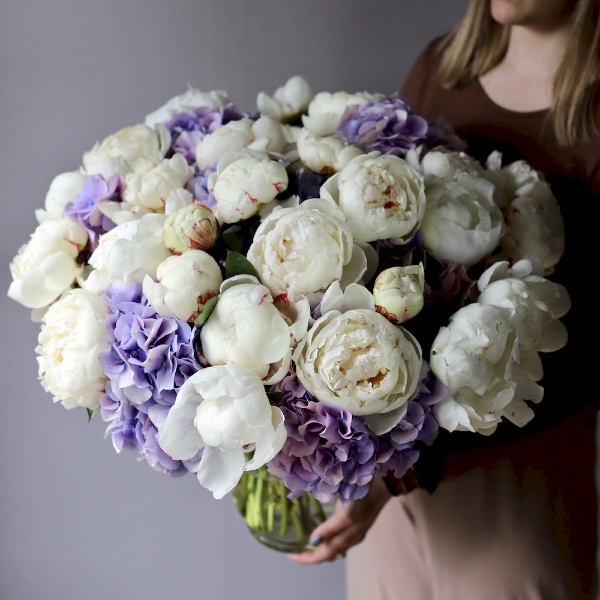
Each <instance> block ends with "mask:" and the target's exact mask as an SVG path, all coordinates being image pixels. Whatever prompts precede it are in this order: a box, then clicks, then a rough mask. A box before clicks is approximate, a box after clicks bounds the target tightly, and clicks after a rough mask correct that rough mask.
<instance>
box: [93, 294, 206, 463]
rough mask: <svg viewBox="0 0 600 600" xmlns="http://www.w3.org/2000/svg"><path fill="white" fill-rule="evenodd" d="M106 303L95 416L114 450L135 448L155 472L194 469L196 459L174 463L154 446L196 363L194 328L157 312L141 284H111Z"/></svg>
mask: <svg viewBox="0 0 600 600" xmlns="http://www.w3.org/2000/svg"><path fill="white" fill-rule="evenodd" d="M105 297H106V298H105V299H106V301H107V303H108V305H109V307H110V309H111V314H110V315H109V316H108V317H107V324H108V325H109V328H110V329H111V331H112V332H113V340H112V341H111V343H110V345H109V348H108V349H107V350H105V351H104V352H102V353H101V355H100V361H101V364H102V367H103V369H104V371H105V373H106V375H107V377H108V380H109V381H108V382H107V385H106V393H105V394H104V396H103V398H102V399H101V401H100V414H101V417H102V419H103V420H104V421H106V422H108V423H109V425H108V427H107V430H106V435H107V436H108V435H110V436H111V437H112V440H113V445H114V447H115V449H116V450H117V452H120V451H121V450H122V449H123V448H127V449H131V450H135V451H137V452H138V453H139V456H140V460H146V461H147V462H148V464H149V465H150V466H151V467H152V468H154V469H155V470H157V471H162V472H169V473H171V474H173V475H180V474H183V473H185V472H187V471H189V470H192V471H193V470H195V469H196V467H197V463H198V461H199V458H200V457H199V456H198V457H195V458H194V459H192V460H191V461H185V462H182V461H177V460H173V459H172V458H171V457H169V456H168V455H167V454H165V452H163V451H162V449H161V448H160V447H159V445H158V442H157V440H156V434H157V432H158V427H159V426H160V424H161V423H162V422H163V421H164V420H165V418H166V416H167V413H168V411H169V408H170V407H171V406H173V404H174V402H175V398H176V396H177V391H178V390H179V388H180V387H181V386H182V385H183V383H184V382H185V381H186V380H187V379H188V378H189V377H190V376H191V375H193V374H194V373H195V372H196V371H197V370H198V369H200V368H201V367H200V364H199V363H198V362H197V360H196V358H195V356H194V350H193V337H194V329H193V328H192V327H191V326H190V325H189V324H188V323H186V322H183V321H179V320H178V319H175V318H174V317H163V316H161V315H159V314H157V313H156V312H155V311H154V309H153V308H152V307H151V306H150V305H149V303H148V300H147V299H146V297H145V296H144V295H143V294H142V289H141V284H139V283H134V284H130V285H128V286H125V285H122V284H112V285H111V286H110V287H109V288H108V289H107V291H106V294H105Z"/></svg>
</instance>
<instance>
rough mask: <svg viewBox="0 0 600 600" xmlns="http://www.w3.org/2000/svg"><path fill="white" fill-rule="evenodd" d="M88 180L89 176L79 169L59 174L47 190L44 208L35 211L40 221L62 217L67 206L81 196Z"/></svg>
mask: <svg viewBox="0 0 600 600" xmlns="http://www.w3.org/2000/svg"><path fill="white" fill-rule="evenodd" d="M87 180H88V176H87V175H84V174H83V173H81V172H79V171H67V172H66V173H60V174H59V175H57V176H56V177H55V178H54V179H53V180H52V181H51V183H50V187H49V188H48V191H47V192H46V198H45V200H44V208H43V209H42V208H39V209H37V210H36V211H35V216H36V219H37V221H38V223H41V222H42V221H45V220H46V219H57V218H60V217H62V216H63V211H64V209H65V206H66V205H67V204H68V203H69V202H73V200H75V198H77V196H79V193H80V192H81V190H82V189H83V186H84V185H85V182H86V181H87Z"/></svg>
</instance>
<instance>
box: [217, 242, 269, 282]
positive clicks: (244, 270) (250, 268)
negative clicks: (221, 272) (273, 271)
mask: <svg viewBox="0 0 600 600" xmlns="http://www.w3.org/2000/svg"><path fill="white" fill-rule="evenodd" d="M234 275H252V276H254V277H256V279H258V281H259V282H260V281H261V279H260V275H259V274H258V271H257V270H256V269H255V268H254V265H253V264H252V263H251V262H250V261H249V260H248V259H247V258H246V257H245V256H244V255H243V254H240V253H239V252H234V251H233V250H228V251H227V257H226V258H225V277H226V278H229V277H233V276H234ZM261 283H262V282H261Z"/></svg>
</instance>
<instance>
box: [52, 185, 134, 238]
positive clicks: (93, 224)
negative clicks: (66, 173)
mask: <svg viewBox="0 0 600 600" xmlns="http://www.w3.org/2000/svg"><path fill="white" fill-rule="evenodd" d="M122 192H123V182H122V181H121V178H120V176H119V175H113V176H112V177H111V178H110V179H109V181H106V179H104V177H102V175H92V176H91V177H90V178H89V179H88V180H87V181H86V182H85V185H84V186H83V189H82V190H81V192H80V193H79V195H78V196H77V197H76V198H75V200H73V201H72V202H69V203H68V204H67V205H66V206H65V209H64V214H65V216H68V217H72V218H74V219H76V220H77V221H79V222H80V223H81V224H82V225H83V226H84V227H85V228H86V229H87V231H88V235H89V239H90V246H91V248H92V249H94V248H95V247H96V246H97V245H98V239H99V238H100V236H101V235H102V234H103V233H106V232H107V231H110V230H111V229H112V228H113V227H115V223H114V222H113V221H112V220H111V219H109V218H108V217H107V216H105V215H104V214H102V212H100V204H101V203H102V202H109V201H111V202H121V200H122V198H121V194H122Z"/></svg>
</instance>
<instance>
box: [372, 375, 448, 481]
mask: <svg viewBox="0 0 600 600" xmlns="http://www.w3.org/2000/svg"><path fill="white" fill-rule="evenodd" d="M446 392H447V390H446V387H445V386H444V385H443V384H442V383H441V382H440V381H438V380H437V378H436V377H435V376H434V375H433V373H432V372H431V371H428V373H427V374H426V375H425V377H423V379H422V380H421V383H420V385H419V391H418V393H417V395H416V396H415V398H414V399H413V400H411V401H410V402H409V403H408V407H407V411H406V415H405V416H404V418H403V419H402V420H401V421H400V423H398V425H396V427H394V429H392V430H391V431H390V432H389V433H387V434H385V436H381V437H380V442H381V445H382V447H383V448H391V450H392V452H391V453H390V458H389V460H388V461H387V462H385V463H384V464H382V465H381V467H380V468H381V471H382V472H383V473H386V472H389V471H392V472H393V474H394V476H395V477H402V476H403V475H404V474H405V473H406V471H408V469H410V468H411V467H412V466H413V465H414V464H415V463H416V462H417V460H418V459H419V451H418V450H417V449H415V447H414V445H415V443H416V442H422V443H424V444H426V445H427V446H430V445H431V444H433V442H434V441H435V439H436V437H437V435H438V432H439V426H438V423H437V421H436V420H435V417H434V416H433V411H432V408H433V406H434V405H435V404H436V403H437V402H439V401H440V400H442V398H444V397H445V395H446Z"/></svg>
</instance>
